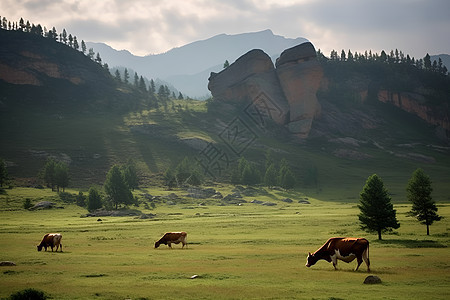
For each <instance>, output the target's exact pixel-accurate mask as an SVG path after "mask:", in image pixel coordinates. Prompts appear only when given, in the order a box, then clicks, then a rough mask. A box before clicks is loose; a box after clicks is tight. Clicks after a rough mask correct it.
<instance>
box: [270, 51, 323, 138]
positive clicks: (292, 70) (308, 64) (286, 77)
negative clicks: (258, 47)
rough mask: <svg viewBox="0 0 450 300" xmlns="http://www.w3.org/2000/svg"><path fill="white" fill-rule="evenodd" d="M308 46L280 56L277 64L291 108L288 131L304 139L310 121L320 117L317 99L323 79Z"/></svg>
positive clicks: (281, 82) (313, 54)
mask: <svg viewBox="0 0 450 300" xmlns="http://www.w3.org/2000/svg"><path fill="white" fill-rule="evenodd" d="M315 58H316V50H315V49H314V46H313V45H312V44H311V43H303V44H300V45H298V46H296V47H293V48H290V49H287V50H285V51H283V53H281V56H280V57H279V58H278V59H277V61H276V69H277V75H278V78H279V79H280V84H281V88H282V90H283V92H284V95H285V96H286V99H287V101H288V103H289V108H290V118H289V123H288V127H289V130H290V131H291V132H292V133H294V134H296V135H298V136H300V137H307V136H308V134H309V131H310V130H311V125H312V121H313V120H314V118H315V117H316V116H318V115H319V113H320V104H319V101H318V100H317V97H316V92H317V90H318V89H319V86H320V82H321V80H322V77H323V70H322V67H321V66H320V65H319V63H318V62H317V60H316V59H315Z"/></svg>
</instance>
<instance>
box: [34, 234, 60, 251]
mask: <svg viewBox="0 0 450 300" xmlns="http://www.w3.org/2000/svg"><path fill="white" fill-rule="evenodd" d="M61 239H62V235H61V234H60V233H47V234H46V235H44V237H43V238H42V241H41V243H40V244H39V245H38V246H37V250H38V251H41V250H42V247H44V248H45V251H47V247H50V248H52V252H53V247H56V251H58V248H60V251H61V252H62V244H61Z"/></svg>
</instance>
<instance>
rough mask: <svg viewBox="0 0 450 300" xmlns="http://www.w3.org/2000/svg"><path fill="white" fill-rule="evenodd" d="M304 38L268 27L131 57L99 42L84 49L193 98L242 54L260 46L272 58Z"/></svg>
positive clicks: (206, 94) (202, 93)
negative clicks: (226, 63)
mask: <svg viewBox="0 0 450 300" xmlns="http://www.w3.org/2000/svg"><path fill="white" fill-rule="evenodd" d="M306 41H307V40H306V39H305V38H301V37H298V38H295V39H291V38H286V37H283V36H279V35H275V34H273V32H272V31H271V30H264V31H259V32H252V33H242V34H235V35H227V34H219V35H216V36H213V37H211V38H209V39H206V40H201V41H196V42H193V43H190V44H187V45H184V46H182V47H178V48H173V49H171V50H169V51H167V52H165V53H161V54H154V55H147V56H143V57H142V56H135V55H133V54H131V53H130V52H129V51H127V50H121V51H117V50H115V49H113V48H111V47H110V46H108V45H106V44H103V43H92V42H88V43H86V45H87V46H88V48H92V49H94V52H98V53H100V55H101V57H102V60H103V61H104V62H106V63H108V65H109V66H110V67H127V68H131V69H132V70H134V71H135V72H137V73H138V74H139V75H142V76H144V77H146V78H148V79H150V78H154V79H156V78H159V79H161V80H164V81H167V82H169V83H170V84H171V85H173V86H174V87H175V88H176V89H177V90H179V91H181V92H182V93H183V94H185V95H187V96H190V97H194V98H206V97H209V96H210V93H209V91H208V88H207V85H208V77H209V75H210V73H211V72H218V71H220V70H222V69H223V65H224V63H225V61H226V60H228V61H229V62H230V63H232V62H233V61H235V60H236V59H237V58H238V57H239V56H241V55H242V54H244V53H246V52H248V51H250V50H252V49H261V50H263V51H264V52H265V53H267V54H268V55H269V56H270V57H272V59H273V60H275V59H276V58H277V57H278V56H279V55H280V54H281V52H282V51H283V50H285V49H287V48H290V47H293V46H295V45H298V44H301V43H304V42H306Z"/></svg>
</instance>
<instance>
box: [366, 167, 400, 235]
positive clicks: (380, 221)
mask: <svg viewBox="0 0 450 300" xmlns="http://www.w3.org/2000/svg"><path fill="white" fill-rule="evenodd" d="M358 208H359V209H360V211H361V213H360V214H359V215H358V217H359V221H360V222H361V228H362V229H364V230H366V231H368V232H377V233H378V239H379V240H381V233H382V232H389V231H392V229H397V228H399V227H400V224H399V223H398V221H397V218H396V211H395V210H394V206H393V205H392V203H391V198H390V197H389V195H388V191H387V190H386V188H385V187H384V184H383V181H382V180H381V178H380V177H378V176H377V175H376V174H373V175H372V176H369V178H368V179H367V181H366V184H365V186H364V188H363V190H362V192H361V194H360V204H359V205H358Z"/></svg>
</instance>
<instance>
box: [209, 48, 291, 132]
mask: <svg viewBox="0 0 450 300" xmlns="http://www.w3.org/2000/svg"><path fill="white" fill-rule="evenodd" d="M208 89H209V90H210V91H211V94H212V95H213V97H214V99H217V100H219V101H223V102H234V103H248V104H251V103H252V101H254V104H255V107H258V110H259V111H260V112H261V113H263V114H266V113H267V112H269V114H270V117H271V118H272V119H273V120H274V121H275V122H276V123H278V124H281V125H284V124H285V123H286V122H287V120H288V113H289V106H288V104H287V101H286V98H285V97H284V95H283V91H282V90H281V87H280V84H279V81H278V77H277V74H276V72H275V68H274V66H273V63H272V60H271V59H270V57H269V55H267V54H266V53H265V52H264V51H262V50H259V49H254V50H251V51H249V52H247V53H246V54H244V55H242V56H241V57H239V58H238V59H237V60H236V61H235V62H234V63H232V64H231V65H230V66H228V67H227V68H226V69H224V70H222V71H221V72H219V73H214V72H212V73H211V76H210V77H209V84H208ZM262 95H263V96H264V97H261V96H262ZM261 101H262V102H264V103H260V102H261ZM264 107H268V108H269V109H268V110H266V111H262V109H264Z"/></svg>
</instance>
